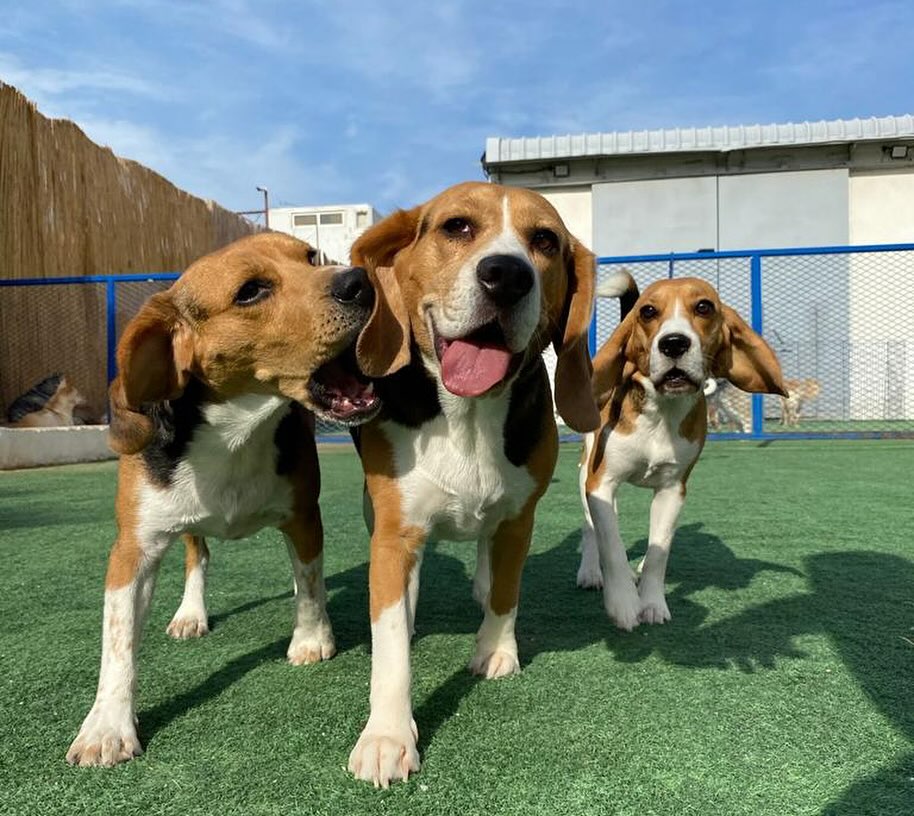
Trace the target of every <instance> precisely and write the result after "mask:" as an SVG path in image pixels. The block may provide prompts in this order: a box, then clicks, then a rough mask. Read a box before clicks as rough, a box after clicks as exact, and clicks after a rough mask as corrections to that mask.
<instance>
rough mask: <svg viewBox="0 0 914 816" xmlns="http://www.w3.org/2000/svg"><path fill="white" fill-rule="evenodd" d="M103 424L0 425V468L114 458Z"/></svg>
mask: <svg viewBox="0 0 914 816" xmlns="http://www.w3.org/2000/svg"><path fill="white" fill-rule="evenodd" d="M116 457H117V454H115V453H114V452H113V451H112V450H111V448H109V447H108V426H107V425H74V426H73V427H70V428H0V470H12V469H14V468H27V467H40V466H42V465H64V464H71V463H74V462H98V461H101V460H103V459H115V458H116Z"/></svg>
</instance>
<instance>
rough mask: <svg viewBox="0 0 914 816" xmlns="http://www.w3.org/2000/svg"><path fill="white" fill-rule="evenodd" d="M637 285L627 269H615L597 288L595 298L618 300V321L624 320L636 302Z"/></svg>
mask: <svg viewBox="0 0 914 816" xmlns="http://www.w3.org/2000/svg"><path fill="white" fill-rule="evenodd" d="M639 294H640V293H639V292H638V284H637V283H635V279H634V278H633V277H632V276H631V273H630V272H629V271H628V270H627V269H624V268H623V269H617V270H616V271H615V272H613V273H612V274H611V275H609V277H607V278H605V279H604V280H603V281H602V282H601V283H600V285H599V286H598V287H597V297H605V298H619V320H625V315H627V314H628V313H629V312H630V311H631V310H632V306H634V305H635V301H637V300H638V295H639Z"/></svg>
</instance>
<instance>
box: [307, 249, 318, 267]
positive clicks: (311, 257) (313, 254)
mask: <svg viewBox="0 0 914 816" xmlns="http://www.w3.org/2000/svg"><path fill="white" fill-rule="evenodd" d="M316 260H317V250H316V249H309V250H308V263H309V264H311V266H314V262H315V261H316Z"/></svg>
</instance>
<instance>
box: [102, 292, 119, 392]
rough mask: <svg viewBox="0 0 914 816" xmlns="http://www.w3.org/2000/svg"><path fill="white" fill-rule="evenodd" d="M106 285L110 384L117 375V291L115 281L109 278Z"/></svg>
mask: <svg viewBox="0 0 914 816" xmlns="http://www.w3.org/2000/svg"><path fill="white" fill-rule="evenodd" d="M105 287H106V295H107V298H106V300H107V308H106V309H105V322H106V326H105V328H106V329H107V336H108V385H111V381H112V380H113V379H114V378H115V377H116V376H117V293H116V290H115V286H114V281H113V280H112V279H111V278H108V281H107V283H106V284H105Z"/></svg>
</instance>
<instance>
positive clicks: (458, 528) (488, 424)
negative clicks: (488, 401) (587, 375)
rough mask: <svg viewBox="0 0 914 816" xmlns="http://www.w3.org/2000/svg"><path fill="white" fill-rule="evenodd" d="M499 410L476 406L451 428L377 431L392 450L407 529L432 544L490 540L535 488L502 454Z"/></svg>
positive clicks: (441, 420)
mask: <svg viewBox="0 0 914 816" xmlns="http://www.w3.org/2000/svg"><path fill="white" fill-rule="evenodd" d="M503 402H504V401H495V400H493V403H494V404H493V405H482V406H476V407H475V408H474V413H473V414H468V415H467V416H466V417H463V416H461V417H459V418H458V419H456V420H455V418H454V417H453V416H452V417H451V418H450V419H448V418H447V417H446V416H444V415H440V416H438V417H436V418H435V419H433V420H431V421H430V422H426V423H425V424H423V425H422V427H421V428H419V429H418V430H416V429H410V428H404V427H402V426H399V425H395V424H393V423H386V424H385V425H384V426H383V427H384V432H385V434H386V435H387V438H388V440H389V441H390V442H391V444H392V446H393V449H394V459H395V466H396V471H397V474H398V480H397V481H398V484H399V486H400V491H401V495H402V501H403V516H404V521H405V523H406V524H410V525H416V526H420V527H423V528H424V529H426V530H428V531H429V536H430V537H431V538H434V539H449V540H452V541H467V540H474V539H477V538H480V537H483V536H489V535H491V534H492V533H493V532H494V531H495V528H496V527H497V526H498V524H499V523H500V522H501V521H502V520H504V519H505V518H510V517H513V516H515V515H517V514H518V513H519V512H520V510H521V508H522V507H523V506H524V504H525V503H526V501H527V499H528V497H529V496H530V493H531V492H532V490H533V488H534V482H533V478H532V477H531V476H530V473H529V472H528V471H527V469H526V468H523V467H516V466H515V465H513V464H511V462H509V461H508V459H507V457H506V456H505V454H504V436H503V427H504V416H505V413H506V411H507V405H503V404H501V403H503Z"/></svg>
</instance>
